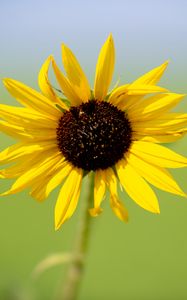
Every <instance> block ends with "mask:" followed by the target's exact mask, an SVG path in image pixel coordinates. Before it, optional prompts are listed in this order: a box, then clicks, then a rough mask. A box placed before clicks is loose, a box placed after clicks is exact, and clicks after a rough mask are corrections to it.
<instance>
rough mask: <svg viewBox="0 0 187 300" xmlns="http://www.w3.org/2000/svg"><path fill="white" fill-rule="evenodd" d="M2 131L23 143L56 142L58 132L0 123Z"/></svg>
mask: <svg viewBox="0 0 187 300" xmlns="http://www.w3.org/2000/svg"><path fill="white" fill-rule="evenodd" d="M0 130H1V131H2V132H4V133H6V134H8V135H10V136H11V137H13V138H15V139H19V140H21V141H25V142H26V141H36V140H39V141H42V140H47V139H50V140H51V141H54V142H55V141H56V130H54V129H48V128H47V129H46V128H40V127H38V128H35V129H32V128H23V127H20V126H16V125H12V124H10V123H8V122H4V121H0Z"/></svg>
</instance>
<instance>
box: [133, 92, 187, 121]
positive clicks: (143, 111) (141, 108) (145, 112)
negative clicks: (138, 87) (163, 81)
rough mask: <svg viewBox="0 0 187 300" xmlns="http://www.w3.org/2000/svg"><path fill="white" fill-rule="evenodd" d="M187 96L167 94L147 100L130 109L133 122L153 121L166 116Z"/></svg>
mask: <svg viewBox="0 0 187 300" xmlns="http://www.w3.org/2000/svg"><path fill="white" fill-rule="evenodd" d="M184 96H185V95H180V94H174V93H166V94H161V95H156V96H153V97H150V98H147V99H145V100H144V101H142V102H141V103H139V104H137V105H134V106H133V107H132V109H131V108H129V111H128V114H129V116H130V119H131V121H136V120H151V119H153V118H156V117H157V116H160V115H161V114H164V113H165V112H167V111H168V110H169V109H171V108H172V107H174V106H175V105H176V104H178V103H179V102H180V101H181V100H182V98H184Z"/></svg>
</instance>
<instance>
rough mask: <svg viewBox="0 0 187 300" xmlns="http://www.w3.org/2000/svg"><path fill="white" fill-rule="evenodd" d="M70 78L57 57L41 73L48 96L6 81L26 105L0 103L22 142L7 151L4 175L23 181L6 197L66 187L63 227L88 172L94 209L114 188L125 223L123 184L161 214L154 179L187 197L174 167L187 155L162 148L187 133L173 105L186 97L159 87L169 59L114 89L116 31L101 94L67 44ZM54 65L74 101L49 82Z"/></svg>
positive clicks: (1, 124)
mask: <svg viewBox="0 0 187 300" xmlns="http://www.w3.org/2000/svg"><path fill="white" fill-rule="evenodd" d="M62 60H63V65H64V68H65V71H66V76H65V75H64V74H63V73H62V72H61V71H60V69H59V68H58V66H57V64H56V62H55V60H54V58H53V57H52V56H50V57H49V58H48V59H47V60H46V61H45V63H44V64H43V66H42V68H41V70H40V73H39V87H40V89H41V93H39V92H37V91H35V90H33V89H31V88H29V87H27V86H25V85H24V84H22V83H20V82H18V81H16V80H13V79H5V80H4V84H5V86H6V88H7V90H8V91H9V92H10V94H11V95H12V96H13V97H15V98H16V99H17V100H18V101H19V102H20V103H21V104H22V105H23V107H12V106H7V105H3V104H1V105H0V113H1V117H2V119H4V120H1V121H0V129H1V130H2V131H3V132H5V133H7V134H8V135H10V136H12V137H14V138H16V139H18V140H19V143H17V144H15V145H13V146H10V147H9V148H7V149H5V150H4V151H2V152H1V153H0V164H1V165H4V164H11V165H10V166H8V167H6V168H5V169H2V170H1V171H0V176H1V178H16V180H15V182H14V184H13V185H12V187H11V188H10V190H8V191H7V192H5V193H3V195H9V194H14V193H17V192H19V191H21V190H23V189H25V188H28V187H29V188H30V194H31V195H32V196H33V197H34V198H36V199H37V200H38V201H43V200H45V199H46V198H47V197H48V195H49V194H50V193H51V192H52V191H53V190H54V189H55V188H56V187H57V186H58V185H61V184H62V187H61V190H60V192H59V195H58V199H57V202H56V207H55V227H56V229H58V228H59V227H60V226H61V225H62V224H63V223H64V222H65V221H66V220H67V219H68V218H70V217H71V216H72V214H73V212H74V211H75V209H76V206H77V203H78V199H79V195H80V191H81V182H82V179H83V176H84V175H85V174H86V175H87V174H88V173H90V172H94V176H95V178H94V203H93V208H90V214H91V215H92V216H97V215H99V214H100V213H101V211H102V209H101V204H102V201H103V199H104V196H105V193H106V189H109V192H110V204H111V207H112V209H113V211H114V213H115V214H116V215H117V217H118V218H120V219H121V220H123V221H127V220H128V212H127V209H126V208H125V206H124V204H123V203H122V202H121V201H120V199H119V197H118V191H117V184H118V182H119V183H120V184H121V186H122V187H123V188H124V190H125V191H126V192H127V193H128V195H129V196H130V197H131V198H132V199H133V200H134V201H135V202H136V203H137V204H138V205H140V206H141V207H143V208H144V209H146V210H148V211H151V212H153V213H159V204H158V200H157V197H156V195H155V193H154V191H153V190H152V188H151V187H150V185H149V183H151V184H152V185H154V186H156V187H158V188H159V189H162V190H164V191H167V192H170V193H173V194H177V195H180V196H185V194H184V192H183V191H182V190H181V189H180V187H179V186H178V185H177V183H176V182H175V180H174V179H173V178H172V176H171V174H170V173H169V172H168V170H167V168H181V167H185V166H187V159H186V158H185V157H183V156H181V155H179V154H176V153H175V152H173V151H172V150H170V149H168V148H166V147H165V146H162V145H160V144H161V143H168V142H173V141H176V140H178V139H179V138H181V137H182V136H183V135H184V134H185V133H186V131H187V129H186V127H185V126H186V125H187V114H184V113H174V112H170V110H171V109H172V108H173V107H174V106H175V105H176V104H177V103H179V102H180V101H181V99H182V98H183V97H184V95H180V94H175V93H170V92H169V91H168V90H166V89H165V88H162V87H160V86H157V85H156V84H157V82H158V81H159V79H160V78H161V76H162V74H163V72H164V70H165V69H166V67H167V62H166V63H164V64H162V65H161V66H159V67H157V68H155V69H153V70H152V71H150V72H148V73H147V74H145V75H143V76H142V77H140V78H139V79H137V80H135V81H134V82H132V83H129V84H125V85H122V86H119V87H117V88H114V89H113V90H112V92H111V93H109V92H108V90H109V86H110V83H111V80H112V75H113V70H114V62H115V50H114V42H113V38H112V36H111V35H110V36H109V37H108V39H107V40H106V42H105V43H104V45H103V47H102V49H101V52H100V54H99V58H98V62H97V66H96V75H95V83H94V89H93V91H92V90H91V89H90V85H89V83H88V80H87V78H86V76H85V74H84V72H83V70H82V68H81V67H80V65H79V63H78V61H77V59H76V58H75V56H74V54H73V53H72V52H71V50H70V49H69V48H68V47H67V46H65V45H63V46H62ZM51 63H52V67H53V70H54V73H55V76H56V79H57V81H58V84H59V86H60V88H61V92H62V93H63V94H64V95H65V97H66V99H61V97H60V96H59V94H58V93H57V92H56V89H54V88H53V87H52V85H51V84H50V82H49V79H48V70H49V66H50V64H51Z"/></svg>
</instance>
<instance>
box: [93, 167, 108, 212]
mask: <svg viewBox="0 0 187 300" xmlns="http://www.w3.org/2000/svg"><path fill="white" fill-rule="evenodd" d="M105 191H106V185H105V181H104V171H102V170H98V171H96V173H95V180H94V208H92V209H90V210H89V212H90V214H91V216H93V217H96V216H98V215H99V214H100V213H101V212H102V209H101V208H100V205H101V202H102V201H103V198H104V195H105Z"/></svg>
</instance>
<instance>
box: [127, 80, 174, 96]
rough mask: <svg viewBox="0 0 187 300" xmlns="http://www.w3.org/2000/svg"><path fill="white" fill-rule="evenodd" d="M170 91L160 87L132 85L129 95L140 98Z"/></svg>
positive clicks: (128, 91)
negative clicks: (140, 96)
mask: <svg viewBox="0 0 187 300" xmlns="http://www.w3.org/2000/svg"><path fill="white" fill-rule="evenodd" d="M167 91H168V90H167V89H165V88H162V87H160V86H155V85H146V84H136V85H135V84H134V83H132V84H130V85H129V87H128V88H127V95H132V96H136V95H137V96H139V95H147V94H152V93H164V92H167Z"/></svg>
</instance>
